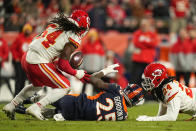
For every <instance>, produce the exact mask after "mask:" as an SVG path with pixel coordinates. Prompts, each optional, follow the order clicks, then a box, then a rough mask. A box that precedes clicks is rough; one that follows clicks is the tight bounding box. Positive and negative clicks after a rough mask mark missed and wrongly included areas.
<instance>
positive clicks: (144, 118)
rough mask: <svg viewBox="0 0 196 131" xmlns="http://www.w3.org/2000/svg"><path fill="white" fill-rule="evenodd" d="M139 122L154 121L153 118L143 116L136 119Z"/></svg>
mask: <svg viewBox="0 0 196 131" xmlns="http://www.w3.org/2000/svg"><path fill="white" fill-rule="evenodd" d="M136 120H137V121H152V120H151V117H149V116H146V115H143V116H139V117H138V118H136Z"/></svg>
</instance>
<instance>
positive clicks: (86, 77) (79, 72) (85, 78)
mask: <svg viewBox="0 0 196 131" xmlns="http://www.w3.org/2000/svg"><path fill="white" fill-rule="evenodd" d="M75 77H76V78H78V79H79V80H80V81H82V82H83V83H88V82H89V81H90V75H89V74H87V72H86V71H85V70H77V73H76V75H75Z"/></svg>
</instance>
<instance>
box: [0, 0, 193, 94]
mask: <svg viewBox="0 0 196 131" xmlns="http://www.w3.org/2000/svg"><path fill="white" fill-rule="evenodd" d="M195 7H196V1H195V0H0V62H1V63H3V61H7V60H8V52H9V51H8V49H10V51H11V53H12V57H13V59H12V60H13V65H14V68H15V74H16V77H15V80H16V84H15V87H16V92H15V95H16V94H17V92H19V91H20V90H21V88H22V87H23V86H24V82H25V79H26V77H25V73H24V72H23V71H22V68H21V64H20V59H21V56H22V54H23V53H24V52H25V51H26V50H27V49H28V44H29V43H30V42H31V40H32V39H33V37H32V34H39V33H41V32H42V30H43V29H44V28H45V26H46V25H47V22H48V21H49V20H50V18H51V17H54V16H55V15H56V13H57V12H58V11H63V12H64V13H65V14H67V15H69V14H70V13H71V12H72V11H73V10H75V9H83V10H85V11H87V12H88V14H89V16H90V18H91V28H92V29H91V30H90V31H89V33H88V35H87V40H86V41H85V42H84V45H82V47H81V51H82V52H83V54H84V56H85V57H84V62H83V65H82V67H81V68H84V69H85V70H87V71H88V72H89V73H92V72H96V71H99V70H100V69H102V68H104V67H106V66H107V65H111V64H114V63H120V68H119V73H118V74H111V75H109V76H107V77H106V78H105V81H109V82H117V83H118V84H120V85H121V86H122V87H125V86H126V85H127V83H128V82H130V83H137V84H140V83H141V80H142V79H141V76H142V72H143V70H144V68H145V67H146V65H147V64H149V63H151V62H153V61H158V60H159V54H158V51H157V50H158V49H159V46H160V45H161V44H165V43H167V45H168V46H169V48H170V52H169V62H170V63H171V64H172V65H173V66H174V69H175V70H176V77H177V80H180V77H181V76H184V80H185V84H186V85H189V79H190V75H191V73H195V72H196V67H195V63H196V27H195V25H196V8H195ZM108 30H117V31H119V32H123V33H124V32H125V33H132V36H131V37H130V38H129V39H128V40H127V41H128V47H127V48H126V50H125V52H124V56H119V55H118V54H116V53H115V52H113V51H111V50H107V49H106V47H105V45H104V42H103V41H102V40H101V38H100V36H99V33H100V32H107V31H108ZM4 31H16V32H19V35H18V37H17V38H16V40H15V41H14V42H13V43H9V47H8V44H7V43H6V40H4V39H3V38H2V33H3V32H4ZM160 34H166V35H168V38H169V39H165V38H160V37H159V36H160Z"/></svg>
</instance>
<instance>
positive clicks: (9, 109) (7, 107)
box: [3, 103, 15, 120]
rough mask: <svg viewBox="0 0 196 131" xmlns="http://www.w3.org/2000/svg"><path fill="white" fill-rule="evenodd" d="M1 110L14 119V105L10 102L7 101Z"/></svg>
mask: <svg viewBox="0 0 196 131" xmlns="http://www.w3.org/2000/svg"><path fill="white" fill-rule="evenodd" d="M3 111H4V112H5V114H6V115H7V117H9V118H10V119H11V120H15V106H14V105H13V104H12V103H8V104H7V105H5V106H4V107H3Z"/></svg>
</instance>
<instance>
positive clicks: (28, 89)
mask: <svg viewBox="0 0 196 131" xmlns="http://www.w3.org/2000/svg"><path fill="white" fill-rule="evenodd" d="M39 90H41V87H34V86H33V85H32V84H29V85H27V86H25V87H24V88H23V89H22V90H21V91H20V92H19V93H18V95H16V96H15V98H14V99H13V100H12V101H11V104H13V105H14V106H15V107H16V106H17V105H18V104H20V103H22V102H23V101H24V100H25V99H27V98H28V97H30V96H32V95H33V94H34V93H35V92H37V91H39Z"/></svg>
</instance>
